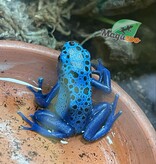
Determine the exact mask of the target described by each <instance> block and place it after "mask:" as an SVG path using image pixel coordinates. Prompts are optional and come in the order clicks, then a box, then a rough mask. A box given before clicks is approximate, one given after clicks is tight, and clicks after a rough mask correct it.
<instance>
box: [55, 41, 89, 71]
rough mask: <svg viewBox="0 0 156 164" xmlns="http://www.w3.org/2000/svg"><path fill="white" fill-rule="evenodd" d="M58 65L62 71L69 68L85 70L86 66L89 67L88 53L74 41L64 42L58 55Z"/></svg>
mask: <svg viewBox="0 0 156 164" xmlns="http://www.w3.org/2000/svg"><path fill="white" fill-rule="evenodd" d="M58 66H59V70H60V71H63V72H64V71H65V70H66V69H69V68H70V69H72V70H76V71H79V70H80V71H85V69H86V66H87V67H88V68H89V67H90V53H89V52H88V51H87V50H86V49H83V47H82V46H81V45H80V44H78V43H76V42H74V41H69V42H66V43H65V44H64V46H63V48H62V52H61V54H60V56H59V57H58ZM88 68H87V70H88ZM89 69H90V68H89Z"/></svg>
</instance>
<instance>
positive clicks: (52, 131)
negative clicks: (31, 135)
mask: <svg viewBox="0 0 156 164" xmlns="http://www.w3.org/2000/svg"><path fill="white" fill-rule="evenodd" d="M17 113H18V114H19V115H20V116H21V117H22V119H23V120H24V121H25V122H27V123H28V124H29V125H30V127H25V126H21V128H22V129H24V130H31V131H34V132H37V133H38V134H40V135H42V136H45V137H48V138H56V139H63V138H67V137H69V136H71V135H73V134H74V129H73V128H72V127H70V126H69V125H67V123H65V122H64V121H62V120H61V119H60V118H59V117H58V116H57V115H55V114H54V113H52V112H50V111H48V110H37V111H36V112H35V114H34V115H30V117H31V118H32V120H33V121H30V120H29V119H28V118H27V117H25V116H24V114H23V113H22V112H20V111H18V112H17Z"/></svg>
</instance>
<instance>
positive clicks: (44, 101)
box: [28, 77, 59, 108]
mask: <svg viewBox="0 0 156 164" xmlns="http://www.w3.org/2000/svg"><path fill="white" fill-rule="evenodd" d="M42 84H43V78H41V77H40V78H38V87H39V88H42ZM28 89H29V90H31V91H32V92H33V94H34V96H35V100H36V103H37V104H38V105H39V106H41V107H43V108H46V107H47V106H48V105H49V104H50V102H51V100H52V99H53V98H54V97H55V96H56V94H57V92H58V90H59V84H58V83H56V84H55V86H54V87H53V88H52V89H51V91H50V92H49V93H48V94H43V93H42V91H41V90H39V91H37V92H36V91H35V90H34V89H33V88H32V87H30V86H28Z"/></svg>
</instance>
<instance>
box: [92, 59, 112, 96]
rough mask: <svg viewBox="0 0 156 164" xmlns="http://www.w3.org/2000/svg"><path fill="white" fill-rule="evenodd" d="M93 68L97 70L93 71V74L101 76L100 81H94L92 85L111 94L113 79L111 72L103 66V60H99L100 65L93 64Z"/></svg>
mask: <svg viewBox="0 0 156 164" xmlns="http://www.w3.org/2000/svg"><path fill="white" fill-rule="evenodd" d="M92 67H93V68H94V69H95V70H93V71H92V74H96V75H98V76H99V79H98V80H96V79H94V78H93V79H92V85H93V86H95V87H97V88H99V89H102V90H103V91H104V92H106V93H110V92H111V79H110V72H109V70H108V69H107V68H105V67H104V66H103V64H102V61H101V59H98V64H97V65H95V64H92Z"/></svg>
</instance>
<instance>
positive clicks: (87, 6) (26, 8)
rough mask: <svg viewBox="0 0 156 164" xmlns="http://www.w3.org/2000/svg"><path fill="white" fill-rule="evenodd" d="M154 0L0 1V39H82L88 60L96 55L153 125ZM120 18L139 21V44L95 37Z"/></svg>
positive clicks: (57, 45)
mask: <svg viewBox="0 0 156 164" xmlns="http://www.w3.org/2000/svg"><path fill="white" fill-rule="evenodd" d="M155 9H156V0H116V1H113V0H85V1H80V0H75V1H72V0H33V1H31V0H0V39H1V40H19V41H24V42H28V43H33V44H40V45H43V46H46V47H50V48H54V49H57V50H61V47H62V45H63V44H64V42H66V41H68V40H76V41H77V42H79V43H82V42H83V44H84V45H83V46H84V47H85V48H87V49H88V50H89V51H90V53H91V55H92V59H97V58H102V59H103V61H104V64H105V66H106V67H108V68H109V69H110V70H111V73H112V79H113V80H115V81H116V82H117V83H118V84H119V85H120V86H121V87H122V88H123V89H125V90H126V92H128V93H129V94H130V95H131V96H132V98H133V99H134V100H135V101H136V102H137V103H138V104H139V106H140V107H141V108H142V109H143V111H144V112H145V113H146V115H147V116H148V118H149V119H150V121H151V123H152V124H153V125H154V127H155V128H156V45H155V43H156V21H155V17H156V10H155ZM120 19H131V20H136V21H139V22H141V23H142V25H141V26H140V28H139V30H138V32H137V34H136V37H139V38H140V39H141V42H140V43H139V44H134V43H126V42H122V41H115V40H113V39H111V38H104V37H101V36H100V35H99V31H100V30H101V29H102V28H106V29H110V28H111V27H112V25H113V24H114V23H115V22H116V21H118V20H120Z"/></svg>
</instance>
